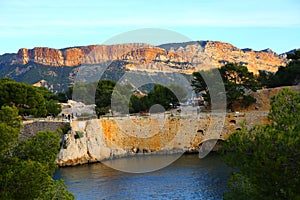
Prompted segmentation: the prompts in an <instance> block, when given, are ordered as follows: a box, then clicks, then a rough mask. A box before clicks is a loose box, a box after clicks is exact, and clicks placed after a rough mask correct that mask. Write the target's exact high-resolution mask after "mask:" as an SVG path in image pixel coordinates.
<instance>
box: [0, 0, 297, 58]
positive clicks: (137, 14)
mask: <svg viewBox="0 0 300 200" xmlns="http://www.w3.org/2000/svg"><path fill="white" fill-rule="evenodd" d="M140 28H161V29H168V30H172V31H176V32H178V33H180V34H183V35H185V36H187V37H188V38H191V40H217V41H223V42H229V43H231V44H233V45H235V46H237V47H239V48H253V49H255V50H261V49H266V48H271V49H273V50H274V51H275V52H277V53H283V52H286V51H288V50H291V49H294V48H300V1H299V0H272V1H271V0H259V1H258V0H252V1H241V0H228V1H226V0H197V1H196V0H185V1H176V0H172V1H171V0H152V1H150V0H148V1H142V0H132V1H125V0H115V1H113V0H112V1H107V0H105V1H101V0H95V1H92V0H70V1H69V0H64V1H63V0H61V1H58V0H43V1H39V0H26V1H25V0H23V1H22V0H18V1H17V0H6V1H5V0H1V1H0V54H3V53H14V52H17V50H18V49H19V48H22V47H25V48H33V47H35V46H47V47H52V48H64V47H69V46H79V45H89V44H101V43H103V42H104V41H106V40H108V39H109V38H111V37H113V36H115V35H118V34H120V33H123V32H126V31H131V30H134V29H140ZM167 42H169V41H167Z"/></svg>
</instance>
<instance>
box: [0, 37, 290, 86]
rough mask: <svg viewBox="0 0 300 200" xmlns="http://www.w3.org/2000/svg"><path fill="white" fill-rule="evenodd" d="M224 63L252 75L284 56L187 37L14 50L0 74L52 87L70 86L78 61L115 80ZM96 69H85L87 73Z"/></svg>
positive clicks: (0, 64)
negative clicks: (183, 39) (174, 40)
mask: <svg viewBox="0 0 300 200" xmlns="http://www.w3.org/2000/svg"><path fill="white" fill-rule="evenodd" d="M228 62H234V63H238V64H241V65H246V66H247V67H248V69H249V70H250V71H252V72H254V73H255V74H257V73H258V70H267V71H271V72H275V71H277V69H278V67H279V66H285V65H286V64H287V62H288V60H287V59H286V55H285V54H282V55H278V54H276V53H275V52H273V51H272V50H270V49H266V50H262V51H254V50H252V49H239V48H237V47H235V46H233V45H231V44H229V43H223V42H217V41H192V42H185V43H169V44H162V45H159V46H151V45H149V44H141V43H132V44H116V45H90V46H80V47H70V48H65V49H53V48H48V47H35V48H33V49H25V48H22V49H20V50H19V51H18V52H17V53H16V54H4V55H2V56H0V77H3V76H7V77H10V78H13V79H15V80H17V81H25V82H28V83H31V84H34V83H37V82H40V81H41V80H43V82H44V83H47V84H46V85H48V86H49V87H50V88H52V89H53V90H54V91H57V90H63V89H65V88H66V87H67V86H68V85H70V84H72V83H73V81H74V78H75V76H76V73H77V72H78V70H80V68H81V67H82V66H83V65H97V64H102V65H103V63H105V64H104V65H103V66H105V68H107V69H108V70H107V71H108V72H106V75H105V76H106V78H111V79H118V78H119V77H121V76H122V74H124V72H125V71H126V70H127V71H128V70H129V71H136V72H137V73H138V72H139V71H148V72H152V73H183V74H191V73H192V72H194V71H198V70H207V69H210V68H215V67H220V66H222V65H224V64H226V63H228ZM96 73H97V71H93V70H92V71H90V73H89V74H90V75H91V76H92V75H94V74H96Z"/></svg>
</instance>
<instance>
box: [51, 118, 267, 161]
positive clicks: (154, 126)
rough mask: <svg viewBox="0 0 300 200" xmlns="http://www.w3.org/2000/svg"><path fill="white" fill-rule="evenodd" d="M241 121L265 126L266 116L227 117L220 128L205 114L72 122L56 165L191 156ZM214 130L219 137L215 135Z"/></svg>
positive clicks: (220, 123) (218, 124)
mask: <svg viewBox="0 0 300 200" xmlns="http://www.w3.org/2000/svg"><path fill="white" fill-rule="evenodd" d="M219 119H220V120H221V121H222V119H221V118H219ZM243 120H246V122H247V125H248V126H253V125H255V124H262V123H267V112H248V113H245V114H243V115H241V114H239V115H235V114H227V116H226V118H225V126H224V127H222V124H223V123H222V122H221V121H218V120H216V116H215V117H214V118H212V116H211V115H210V114H206V113H202V114H200V115H199V116H194V117H191V116H189V117H187V118H181V119H179V118H176V117H174V118H172V117H166V118H159V117H140V118H135V117H134V118H119V119H114V118H111V119H92V120H88V121H73V122H71V127H72V130H71V131H70V132H69V133H68V134H65V135H64V144H63V145H62V148H61V150H60V152H59V154H58V157H57V160H56V163H57V164H58V165H60V166H70V165H77V164H84V163H91V162H99V161H104V160H107V159H113V158H119V157H124V156H134V155H136V154H150V153H152V154H153V153H154V154H155V153H160V152H163V153H178V152H189V151H190V152H195V151H199V149H200V147H201V144H202V143H203V141H207V140H210V139H214V140H215V139H221V140H223V139H225V138H227V137H228V136H229V134H230V133H232V132H233V131H234V130H236V129H238V128H240V123H241V122H242V121H243ZM162 121H163V124H162V126H161V122H162ZM223 122H224V121H223ZM220 125H221V128H220V127H219V126H220ZM218 127H219V128H220V129H219V130H221V132H220V133H221V134H220V135H218V134H219V132H217V131H216V128H217V129H218Z"/></svg>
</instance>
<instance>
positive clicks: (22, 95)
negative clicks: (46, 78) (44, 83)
mask: <svg viewBox="0 0 300 200" xmlns="http://www.w3.org/2000/svg"><path fill="white" fill-rule="evenodd" d="M58 102H59V99H58V97H57V95H55V94H53V93H51V91H49V90H48V89H46V88H44V87H34V86H32V85H29V84H27V83H19V82H16V81H14V80H11V79H9V78H2V79H0V107H1V106H15V107H16V108H17V109H18V114H19V115H21V116H24V117H25V116H29V115H32V116H34V117H46V116H53V117H55V116H57V115H58V114H59V113H60V112H61V107H60V105H58Z"/></svg>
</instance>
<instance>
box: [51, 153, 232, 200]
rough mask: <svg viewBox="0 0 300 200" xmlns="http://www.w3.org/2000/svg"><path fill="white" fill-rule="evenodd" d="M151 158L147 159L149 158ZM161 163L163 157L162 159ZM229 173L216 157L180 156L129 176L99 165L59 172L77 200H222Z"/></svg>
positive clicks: (57, 172) (228, 169)
mask: <svg viewBox="0 0 300 200" xmlns="http://www.w3.org/2000/svg"><path fill="white" fill-rule="evenodd" d="M149 158H150V157H149ZM162 159H163V156H162ZM230 172H231V169H230V168H228V167H226V166H225V164H224V163H223V162H221V161H220V156H219V155H217V154H214V153H213V154H209V155H208V156H206V157H205V158H203V159H201V160H200V159H199V158H198V155H196V154H193V155H183V156H182V157H181V158H179V159H178V160H177V161H176V162H174V163H173V164H171V165H169V166H168V167H166V168H163V169H161V170H158V171H155V172H150V173H143V174H132V173H125V172H121V171H117V170H114V169H111V168H109V167H107V166H105V165H103V164H101V163H97V164H91V165H82V166H76V167H67V168H59V169H58V170H57V171H56V173H55V175H54V178H55V179H60V178H61V179H63V180H64V181H65V183H66V184H67V186H68V189H69V190H70V191H72V192H73V193H74V194H75V196H76V199H205V200H207V199H222V193H223V192H224V191H225V190H226V189H227V180H228V177H229V175H230Z"/></svg>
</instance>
